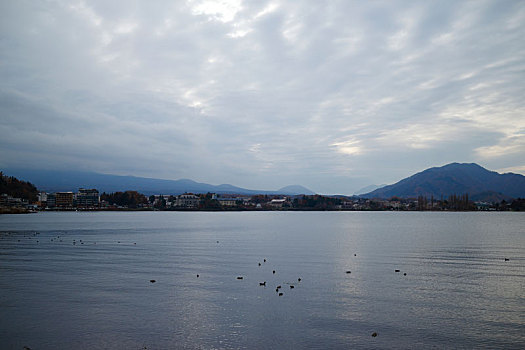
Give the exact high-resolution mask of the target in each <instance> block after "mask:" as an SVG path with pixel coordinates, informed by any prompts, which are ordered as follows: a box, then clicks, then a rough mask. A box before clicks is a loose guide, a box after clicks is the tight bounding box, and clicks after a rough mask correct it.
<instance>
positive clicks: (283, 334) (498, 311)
mask: <svg viewBox="0 0 525 350" xmlns="http://www.w3.org/2000/svg"><path fill="white" fill-rule="evenodd" d="M37 232H38V234H37ZM505 258H507V259H509V260H508V261H505ZM263 259H266V262H264V260H263ZM259 263H260V264H261V266H259ZM396 269H398V270H400V272H395V270H396ZM273 270H275V274H274V273H273ZM347 271H351V273H347ZM405 273H406V275H405ZM197 275H199V277H197ZM238 276H243V279H242V280H238V279H237V277H238ZM299 278H301V281H300V282H299V281H298V279H299ZM150 280H156V282H155V283H151V282H150ZM264 281H266V286H260V285H259V283H260V282H264ZM278 285H281V286H282V288H281V289H280V290H279V292H281V293H283V295H282V296H279V295H278V292H276V287H277V286H278ZM292 285H293V286H294V288H293V289H292V288H290V286H292ZM374 332H375V333H377V336H376V337H372V334H373V333H374ZM0 343H1V346H0V347H1V348H2V349H22V348H23V347H24V346H28V347H30V348H31V349H102V348H105V349H144V348H147V349H352V348H375V349H394V348H397V349H408V348H414V349H415V348H417V349H419V348H468V349H474V348H476V349H480V348H488V349H495V348H508V349H512V348H515V349H524V348H525V215H524V214H523V213H481V212H475V213H430V212H423V213H420V212H217V213H213V212H86V213H80V212H79V213H76V212H75V213H63V212H53V213H39V214H32V215H2V216H0Z"/></svg>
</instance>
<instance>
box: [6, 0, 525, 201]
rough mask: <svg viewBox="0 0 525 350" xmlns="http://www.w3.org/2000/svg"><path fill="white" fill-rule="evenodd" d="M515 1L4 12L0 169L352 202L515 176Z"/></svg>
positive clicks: (523, 14) (102, 4)
mask: <svg viewBox="0 0 525 350" xmlns="http://www.w3.org/2000/svg"><path fill="white" fill-rule="evenodd" d="M524 38H525V1H510V0H509V1H499V0H496V1H478V0H476V1H470V2H469V1H456V0H454V1H441V0H440V1H384V2H383V1H346V0H344V1H318V0H312V1H264V0H256V1H255V0H253V1H242V0H228V1H200V0H188V1H182V0H181V1H164V2H163V1H148V0H145V1H129V0H125V1H107V0H101V1H59V0H49V1H34V0H31V1H29V0H28V1H25V0H16V1H8V0H0V135H1V136H0V168H2V169H9V168H44V169H75V170H88V171H96V172H102V173H111V174H120V175H136V176H146V177H157V178H165V179H180V178H190V179H193V180H196V181H201V182H207V183H211V184H220V183H231V184H234V185H237V186H242V187H248V188H255V189H277V188H280V187H282V186H285V185H288V184H301V185H304V186H306V187H308V188H310V189H312V190H314V191H317V192H319V193H325V194H330V193H341V194H352V193H354V191H357V190H358V189H360V188H361V187H363V186H367V185H370V184H385V183H393V182H396V181H398V180H400V179H402V178H404V177H406V176H409V175H411V174H413V173H414V172H417V171H421V170H424V169H426V168H428V167H432V166H441V165H444V164H447V163H450V162H469V163H470V162H476V163H478V164H480V165H482V166H484V167H486V168H488V169H491V170H497V171H500V172H509V171H512V172H516V173H521V174H525V39H524Z"/></svg>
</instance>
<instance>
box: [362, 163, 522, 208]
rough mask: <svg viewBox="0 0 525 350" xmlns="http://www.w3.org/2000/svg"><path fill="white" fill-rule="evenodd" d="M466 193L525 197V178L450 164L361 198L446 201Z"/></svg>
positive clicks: (489, 198)
mask: <svg viewBox="0 0 525 350" xmlns="http://www.w3.org/2000/svg"><path fill="white" fill-rule="evenodd" d="M463 193H468V194H469V196H470V197H471V198H476V199H477V200H482V201H494V199H499V200H501V199H506V200H507V199H509V198H510V197H512V198H519V197H522V198H523V197H525V176H523V175H519V174H513V173H506V174H499V173H497V172H495V171H489V170H487V169H485V168H483V167H481V166H479V165H478V164H475V163H451V164H447V165H444V166H442V167H435V168H430V169H427V170H424V171H422V172H420V173H417V174H415V175H412V176H410V177H407V178H405V179H403V180H401V181H399V182H397V183H395V184H393V185H389V186H385V187H382V188H379V189H377V190H374V191H372V192H369V193H366V194H364V195H363V197H365V198H391V197H394V196H397V197H401V198H415V197H418V196H425V197H427V198H430V197H431V196H434V198H440V197H441V196H443V197H444V198H447V197H448V196H450V195H452V194H463Z"/></svg>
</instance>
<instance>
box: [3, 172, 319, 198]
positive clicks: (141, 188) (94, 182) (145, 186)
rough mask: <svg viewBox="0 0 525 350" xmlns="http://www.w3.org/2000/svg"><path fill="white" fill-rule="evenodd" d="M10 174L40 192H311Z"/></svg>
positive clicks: (97, 176) (93, 176) (91, 176)
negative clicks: (28, 182) (90, 189)
mask: <svg viewBox="0 0 525 350" xmlns="http://www.w3.org/2000/svg"><path fill="white" fill-rule="evenodd" d="M6 173H9V175H12V176H16V177H18V178H20V179H24V180H26V181H31V182H32V183H33V184H35V186H36V187H37V188H38V189H39V190H40V191H46V192H57V191H77V190H78V189H79V188H96V189H98V190H99V192H107V193H110V192H116V191H121V192H122V191H127V190H134V191H138V192H140V193H143V194H145V195H151V194H181V193H185V192H191V193H207V192H211V193H218V194H246V195H252V194H283V195H296V194H303V192H307V193H304V194H310V193H313V192H312V191H310V190H309V189H307V188H304V187H302V186H298V185H292V186H286V187H283V188H282V189H280V190H278V191H265V190H250V189H246V188H241V187H236V186H233V185H229V184H223V185H210V184H206V183H200V182H195V181H193V180H189V179H181V180H163V179H153V178H145V177H136V176H120V175H110V174H99V173H93V172H83V171H58V170H24V169H9V170H8V171H6Z"/></svg>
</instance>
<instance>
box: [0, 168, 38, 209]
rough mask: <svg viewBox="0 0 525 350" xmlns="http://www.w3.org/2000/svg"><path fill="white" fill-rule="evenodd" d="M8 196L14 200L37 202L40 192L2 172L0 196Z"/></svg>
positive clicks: (0, 175)
mask: <svg viewBox="0 0 525 350" xmlns="http://www.w3.org/2000/svg"><path fill="white" fill-rule="evenodd" d="M4 193H5V194H7V195H9V196H11V197H14V198H22V199H27V200H29V201H31V202H34V201H36V199H37V194H38V191H37V189H36V187H35V186H34V185H33V184H32V183H30V182H26V181H20V180H18V179H17V178H16V177H14V176H6V175H4V174H3V173H2V172H1V171H0V194H4Z"/></svg>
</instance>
